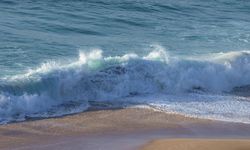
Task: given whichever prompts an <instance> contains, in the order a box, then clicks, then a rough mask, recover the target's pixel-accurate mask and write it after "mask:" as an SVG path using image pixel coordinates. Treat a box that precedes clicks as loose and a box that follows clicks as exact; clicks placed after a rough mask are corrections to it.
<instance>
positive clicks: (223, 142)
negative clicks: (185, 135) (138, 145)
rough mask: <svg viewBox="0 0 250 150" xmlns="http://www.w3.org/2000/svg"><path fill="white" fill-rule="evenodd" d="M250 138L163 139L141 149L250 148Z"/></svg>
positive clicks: (243, 149)
mask: <svg viewBox="0 0 250 150" xmlns="http://www.w3.org/2000/svg"><path fill="white" fill-rule="evenodd" d="M249 149H250V140H239V139H162V140H155V141H152V142H150V143H148V144H146V145H145V146H144V147H143V148H142V149H141V150H249Z"/></svg>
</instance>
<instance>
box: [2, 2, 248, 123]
mask: <svg viewBox="0 0 250 150" xmlns="http://www.w3.org/2000/svg"><path fill="white" fill-rule="evenodd" d="M249 93H250V1H248V0H210V1H203V0H181V1H177V0H42V1H38V0H23V1H17V0H1V1H0V123H8V122H13V121H23V120H26V119H30V118H36V117H39V118H40V117H54V116H61V115H66V114H71V113H77V112H82V111H85V110H87V109H88V108H90V107H101V106H99V105H104V104H105V106H107V105H106V103H108V104H109V105H111V106H110V107H113V106H119V107H128V106H134V105H135V106H138V105H140V106H141V105H143V106H147V107H153V108H155V109H160V110H163V111H166V112H174V113H180V114H184V115H187V116H193V117H199V118H207V119H215V120H223V121H233V122H244V123H250V98H249V95H250V94H249ZM102 103H103V104H102ZM96 105H98V106H96Z"/></svg>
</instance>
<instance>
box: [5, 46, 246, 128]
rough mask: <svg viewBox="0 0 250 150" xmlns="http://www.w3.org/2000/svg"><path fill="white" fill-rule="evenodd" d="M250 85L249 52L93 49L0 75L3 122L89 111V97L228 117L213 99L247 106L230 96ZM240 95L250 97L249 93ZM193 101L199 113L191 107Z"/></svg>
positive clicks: (241, 119) (198, 114) (232, 106)
mask: <svg viewBox="0 0 250 150" xmlns="http://www.w3.org/2000/svg"><path fill="white" fill-rule="evenodd" d="M249 85H250V52H249V51H237V52H228V53H216V54H209V55H206V56H205V55H204V56H195V57H194V56H192V57H188V56H176V55H171V53H170V54H169V53H168V52H166V51H165V50H164V49H163V48H161V47H158V48H156V50H155V51H152V52H150V53H149V54H147V55H145V56H139V55H137V54H133V53H131V54H126V55H123V56H110V57H103V55H102V51H101V50H98V49H97V50H92V51H90V52H89V53H84V52H79V59H78V60H77V61H73V62H71V63H69V64H59V63H57V62H48V63H44V64H42V65H41V66H40V67H38V68H36V69H33V70H29V71H28V72H27V73H25V74H20V75H15V76H9V77H5V78H2V79H1V80H0V122H1V123H6V122H10V121H19V120H25V119H26V118H30V117H51V116H59V115H65V114H70V113H76V112H80V111H84V110H86V109H87V108H88V107H89V106H90V105H91V104H90V103H89V102H90V101H119V100H121V101H123V102H124V100H126V99H129V101H133V98H135V97H136V102H141V103H144V104H148V105H152V106H154V107H157V108H159V109H162V108H166V109H165V110H166V111H167V110H171V111H174V112H180V113H181V112H182V113H187V114H190V115H194V116H197V117H199V116H203V117H206V118H211V116H210V117H207V116H206V115H203V113H204V114H206V111H213V112H212V114H217V115H215V117H214V118H215V119H221V118H223V117H225V116H221V115H223V114H225V115H228V114H227V113H226V112H223V113H221V112H219V111H218V109H220V107H219V106H217V104H219V103H217V104H216V101H214V100H218V99H216V98H214V97H213V96H216V95H217V97H219V99H223V100H227V99H229V101H228V102H230V103H228V105H227V106H223V105H221V106H222V107H221V110H220V111H223V110H230V111H232V110H234V109H235V108H236V107H234V105H235V103H231V102H232V101H233V102H237V105H238V106H241V105H244V106H247V105H249V104H248V102H247V101H244V102H246V103H247V104H245V103H244V104H243V103H242V104H238V102H239V99H240V98H238V99H236V100H235V101H234V99H233V98H232V96H230V95H231V94H235V93H240V92H239V91H242V92H243V93H248V92H249V90H247V89H249V88H247V87H249ZM245 87H246V88H245ZM241 89H244V90H241ZM190 94H191V95H192V96H190ZM145 95H151V96H152V95H172V96H170V97H165V99H164V98H163V99H164V101H163V99H162V100H157V98H153V99H155V101H146V99H147V98H145ZM173 95H175V96H173ZM180 95H182V98H180ZM183 95H184V96H183ZM185 95H186V96H185ZM204 95H205V96H204ZM211 95H212V97H213V98H211V99H213V103H209V104H208V103H205V102H209V100H210V99H209V97H211ZM218 95H219V96H218ZM223 95H226V96H223ZM228 95H229V96H228ZM140 97H141V98H140ZM185 97H186V101H185ZM201 97H202V98H201ZM228 97H230V98H228ZM173 99H174V100H173ZM242 99H244V100H248V98H247V97H245V98H242ZM197 100H198V101H197ZM194 101H195V102H197V103H194ZM178 102H182V103H178ZM183 102H185V103H183ZM198 102H199V103H198ZM219 102H221V101H219ZM181 104H183V105H181ZM201 104H202V105H201ZM206 104H207V105H206ZM191 105H193V106H194V107H195V109H193V110H194V111H196V112H189V111H188V110H189V109H188V108H190V107H191ZM203 105H206V106H203ZM163 106H164V107H163ZM196 106H197V107H198V106H199V108H197V107H196ZM208 106H209V107H208ZM213 106H216V107H213ZM184 107H186V108H187V109H186V110H185V108H184ZM225 107H226V108H227V109H224V108H225ZM201 108H204V110H202V109H201ZM211 108H216V109H211ZM232 108H233V109H232ZM242 116H244V117H243V118H240V120H238V121H241V122H244V121H245V122H248V121H250V118H249V117H246V116H250V112H249V111H247V110H245V111H242V112H241V114H238V115H237V116H235V117H242ZM228 118H230V117H228ZM231 118H234V117H231ZM224 120H227V119H224ZM230 121H232V120H230ZM236 121H237V120H236Z"/></svg>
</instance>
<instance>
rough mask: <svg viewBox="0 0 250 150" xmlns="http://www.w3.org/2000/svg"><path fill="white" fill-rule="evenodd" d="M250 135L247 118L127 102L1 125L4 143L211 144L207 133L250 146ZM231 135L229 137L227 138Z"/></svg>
mask: <svg viewBox="0 0 250 150" xmlns="http://www.w3.org/2000/svg"><path fill="white" fill-rule="evenodd" d="M249 136H250V125H248V124H242V123H229V122H219V121H212V120H205V119H196V118H189V117H185V116H182V115H177V114H168V113H164V112H161V111H156V110H153V109H147V108H126V109H114V110H97V111H88V112H84V113H79V114H75V115H69V116H64V117H59V118H50V119H42V120H35V121H25V122H20V123H12V124H7V125H1V126H0V149H1V150H2V149H3V150H10V149H13V150H32V149H36V150H49V149H54V150H56V149H58V150H59V149H60V150H64V149H65V150H68V149H71V150H74V149H77V150H79V149H83V150H85V149H87V150H90V149H102V150H112V149H114V150H128V149H131V150H132V149H146V150H147V149H152V146H153V147H155V148H154V149H156V150H157V149H158V148H159V149H160V148H162V147H160V146H161V145H162V146H164V145H165V144H166V146H168V145H171V143H173V144H174V143H176V144H177V145H178V144H180V145H182V144H181V143H183V144H184V145H185V144H186V145H190V144H188V143H190V142H191V143H192V144H191V145H197V147H198V148H199V144H197V142H198V143H200V144H201V145H208V146H209V145H211V143H213V142H214V141H211V140H206V139H221V140H222V142H221V141H219V143H221V145H230V144H228V143H231V145H242V146H244V145H245V146H248V147H249V145H246V144H245V143H247V142H246V140H247V139H248V138H249ZM228 138H230V140H229V141H225V140H223V139H228ZM239 138H244V139H242V140H240V139H239ZM155 139H162V140H155ZM174 139H175V140H174ZM176 139H177V140H176ZM178 139H179V140H178ZM201 139H203V140H201ZM168 140H170V142H169V141H168ZM215 142H218V141H215ZM224 143H225V144H224ZM249 143H250V142H249ZM144 144H146V145H145V146H142V145H144ZM156 145H160V146H156ZM191 147H192V146H191ZM177 149H178V147H177ZM177 149H176V150H177ZM249 149H250V147H249ZM173 150H175V149H173ZM182 150H183V149H182ZM187 150H188V149H187ZM242 150H244V149H242Z"/></svg>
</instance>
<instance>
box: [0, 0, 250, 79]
mask: <svg viewBox="0 0 250 150" xmlns="http://www.w3.org/2000/svg"><path fill="white" fill-rule="evenodd" d="M249 14H250V1H247V0H241V1H235V0H213V1H208V2H204V1H201V0H184V1H176V0H84V1H83V0H72V1H66V0H60V1H52V0H44V1H35V0H24V1H15V0H1V2H0V67H1V73H0V74H1V76H4V75H10V74H16V72H20V71H24V70H25V69H27V68H29V67H35V66H37V65H39V64H41V63H43V62H45V61H46V60H58V59H60V60H62V59H65V58H66V59H68V58H70V59H72V58H75V57H78V50H79V49H83V50H87V49H90V48H96V47H97V48H101V49H102V50H103V51H104V54H105V55H111V56H112V55H121V54H125V53H128V52H136V53H139V54H144V53H147V52H148V51H149V49H150V45H151V44H159V45H161V46H163V47H165V48H166V49H167V50H169V51H173V52H174V53H178V54H186V53H191V54H193V53H209V52H221V51H232V50H236V51H237V50H246V49H249V48H250V17H249Z"/></svg>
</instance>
